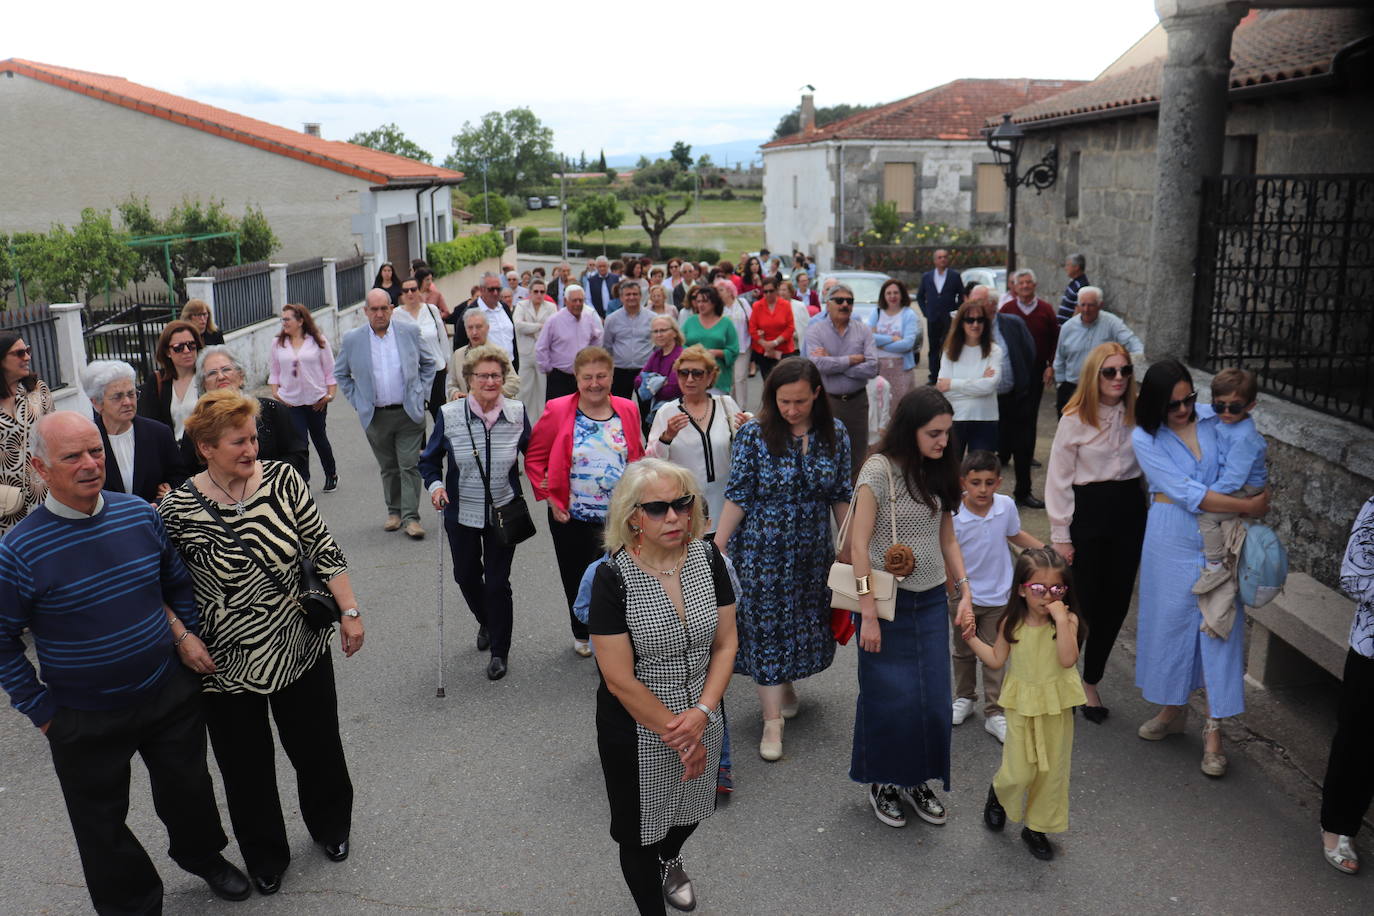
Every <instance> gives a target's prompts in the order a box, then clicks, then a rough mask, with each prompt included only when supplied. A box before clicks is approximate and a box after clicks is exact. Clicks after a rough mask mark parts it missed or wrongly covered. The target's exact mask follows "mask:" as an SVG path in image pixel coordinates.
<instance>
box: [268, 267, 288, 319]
mask: <svg viewBox="0 0 1374 916" xmlns="http://www.w3.org/2000/svg"><path fill="white" fill-rule="evenodd" d="M267 266H268V267H270V268H272V279H271V283H272V314H274V315H276V314H279V313H280V312H281V309H282V306H284V305H286V267H287V265H285V264H268V265H267Z"/></svg>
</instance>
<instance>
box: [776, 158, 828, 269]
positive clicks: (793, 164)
mask: <svg viewBox="0 0 1374 916" xmlns="http://www.w3.org/2000/svg"><path fill="white" fill-rule="evenodd" d="M794 182H795V195H794V193H793V191H794ZM834 206H835V205H834V180H833V175H832V173H831V171H830V165H829V151H828V149H827V148H826V147H823V146H818V147H812V146H804V147H782V148H780V149H772V150H764V151H763V209H764V217H763V235H764V240H765V242H766V244H767V246H768V248H769V250H770V251H776V252H791V251H792V250H793V249H798V250H800V251H803V252H806V253H808V254H810V255H812V256H813V257H815V258H816V261H817V264H818V266H819V267H820V269H822V270H828V269H830V266H831V260H832V259H833V258H834V254H835V227H834V223H835V219H834V212H835V209H834Z"/></svg>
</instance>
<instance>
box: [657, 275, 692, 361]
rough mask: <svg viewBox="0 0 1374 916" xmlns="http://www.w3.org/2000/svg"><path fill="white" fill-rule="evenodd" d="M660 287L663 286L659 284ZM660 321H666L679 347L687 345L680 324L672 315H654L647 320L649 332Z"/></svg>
mask: <svg viewBox="0 0 1374 916" xmlns="http://www.w3.org/2000/svg"><path fill="white" fill-rule="evenodd" d="M662 288H663V287H661V286H660V287H659V289H662ZM660 321H666V322H668V330H670V331H672V332H673V339H674V340H676V341H677V345H678V346H679V347H683V346H686V345H687V338H686V337H684V336H683V335H682V325H680V324H678V323H677V319H676V318H674V317H673V316H672V315H655V316H654V320H653V321H651V322H649V333H650V334H652V333H653V330H654V324H655V323H657V322H660Z"/></svg>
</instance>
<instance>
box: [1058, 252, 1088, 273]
mask: <svg viewBox="0 0 1374 916" xmlns="http://www.w3.org/2000/svg"><path fill="white" fill-rule="evenodd" d="M1064 260H1065V261H1067V262H1068V263H1070V264H1072V265H1073V266H1074V267H1077V268H1078V269H1079V270H1084V269H1086V268H1087V266H1088V259H1087V258H1085V257H1083V255H1081V254H1079V253H1078V252H1074V253H1073V254H1071V255H1069V256H1068V257H1067V258H1065V259H1064Z"/></svg>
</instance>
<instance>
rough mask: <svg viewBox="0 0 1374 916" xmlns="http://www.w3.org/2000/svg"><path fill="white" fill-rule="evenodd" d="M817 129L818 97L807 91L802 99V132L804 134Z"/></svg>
mask: <svg viewBox="0 0 1374 916" xmlns="http://www.w3.org/2000/svg"><path fill="white" fill-rule="evenodd" d="M815 131H816V97H815V96H814V95H812V94H811V93H809V92H808V93H805V94H804V95H802V99H801V132H802V134H803V135H805V134H810V133H815Z"/></svg>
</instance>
